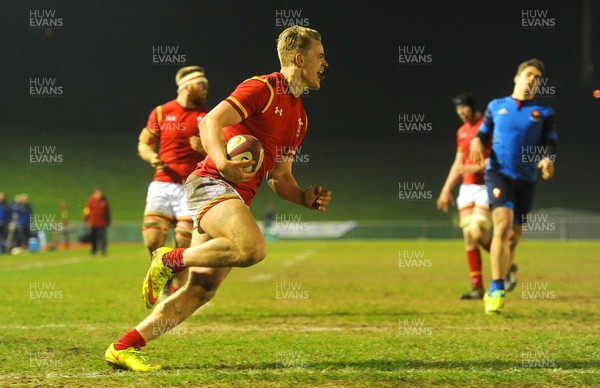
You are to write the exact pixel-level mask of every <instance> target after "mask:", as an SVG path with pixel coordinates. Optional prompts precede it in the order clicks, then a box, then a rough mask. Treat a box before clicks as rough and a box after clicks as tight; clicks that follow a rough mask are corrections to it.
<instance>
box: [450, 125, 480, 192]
mask: <svg viewBox="0 0 600 388" xmlns="http://www.w3.org/2000/svg"><path fill="white" fill-rule="evenodd" d="M482 122H483V116H482V117H481V118H480V119H479V120H477V121H476V122H475V123H473V124H471V123H469V122H465V123H464V124H463V125H462V126H461V127H460V128H458V131H457V132H456V143H457V145H458V150H459V151H460V152H462V154H463V164H464V165H466V166H469V165H472V164H473V162H472V161H471V158H470V157H469V151H470V149H471V140H472V139H473V137H475V135H477V132H478V131H479V127H480V126H481V123H482ZM462 184H463V185H483V184H485V181H484V179H483V171H481V173H479V174H469V175H463V179H462Z"/></svg>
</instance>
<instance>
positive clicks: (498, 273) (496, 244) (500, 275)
mask: <svg viewBox="0 0 600 388" xmlns="http://www.w3.org/2000/svg"><path fill="white" fill-rule="evenodd" d="M492 220H493V223H494V238H493V240H492V246H491V249H490V256H491V262H492V263H491V265H492V279H493V280H496V279H504V275H505V274H506V273H505V271H506V269H507V263H508V262H509V259H510V244H511V241H510V236H511V234H512V227H513V209H510V208H507V207H498V208H496V209H494V211H493V212H492Z"/></svg>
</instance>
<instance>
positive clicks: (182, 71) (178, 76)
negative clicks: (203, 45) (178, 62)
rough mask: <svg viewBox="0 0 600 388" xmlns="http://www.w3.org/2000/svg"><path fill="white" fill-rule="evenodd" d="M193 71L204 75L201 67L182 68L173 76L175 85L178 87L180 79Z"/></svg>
mask: <svg viewBox="0 0 600 388" xmlns="http://www.w3.org/2000/svg"><path fill="white" fill-rule="evenodd" d="M195 71H199V72H201V73H205V71H204V68H203V67H201V66H186V67H182V68H181V69H179V70H178V71H177V74H175V83H176V84H178V85H179V81H181V79H182V78H183V77H185V76H186V75H188V74H190V73H193V72H195Z"/></svg>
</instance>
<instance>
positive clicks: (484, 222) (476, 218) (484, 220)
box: [471, 213, 492, 230]
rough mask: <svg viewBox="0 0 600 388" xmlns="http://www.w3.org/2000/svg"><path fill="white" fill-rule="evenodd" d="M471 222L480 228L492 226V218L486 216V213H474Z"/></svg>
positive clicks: (486, 228) (487, 228)
mask: <svg viewBox="0 0 600 388" xmlns="http://www.w3.org/2000/svg"><path fill="white" fill-rule="evenodd" d="M471 222H472V223H474V224H475V225H477V227H478V228H479V229H482V230H490V228H491V227H492V220H491V219H490V217H486V216H485V215H484V214H477V213H475V214H473V216H472V217H471Z"/></svg>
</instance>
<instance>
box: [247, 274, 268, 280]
mask: <svg viewBox="0 0 600 388" xmlns="http://www.w3.org/2000/svg"><path fill="white" fill-rule="evenodd" d="M271 279H273V274H272V273H259V274H256V275H254V276H250V277H249V278H248V279H246V280H247V281H249V282H264V281H265V280H271Z"/></svg>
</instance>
